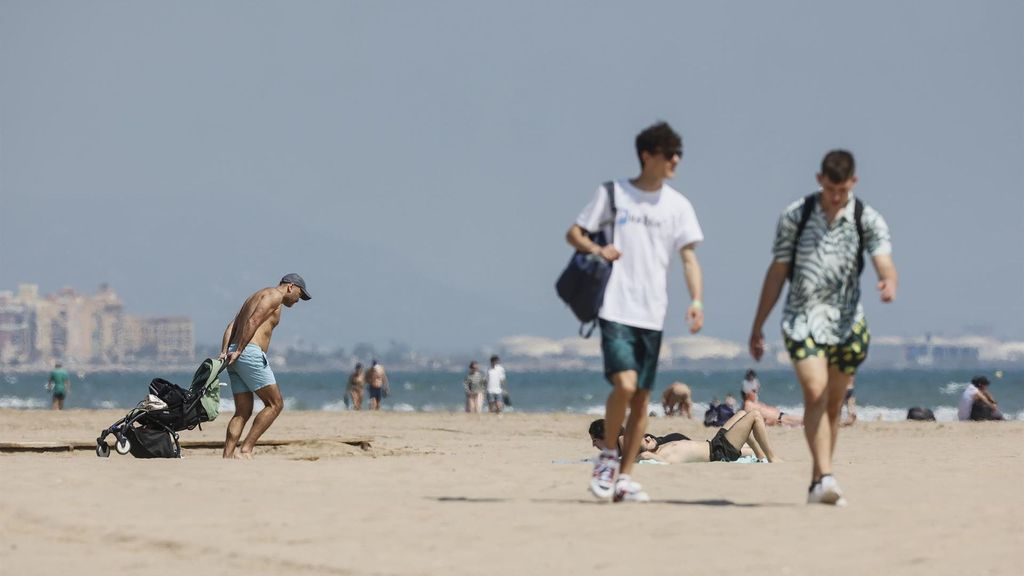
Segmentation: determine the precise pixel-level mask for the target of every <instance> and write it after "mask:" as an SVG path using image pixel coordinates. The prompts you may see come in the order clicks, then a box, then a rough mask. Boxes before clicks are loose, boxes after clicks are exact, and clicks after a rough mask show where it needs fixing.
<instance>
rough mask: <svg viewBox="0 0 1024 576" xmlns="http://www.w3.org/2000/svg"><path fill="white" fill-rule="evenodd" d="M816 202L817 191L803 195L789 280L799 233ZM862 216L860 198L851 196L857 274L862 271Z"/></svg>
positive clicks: (802, 230)
mask: <svg viewBox="0 0 1024 576" xmlns="http://www.w3.org/2000/svg"><path fill="white" fill-rule="evenodd" d="M817 202H818V192H814V193H813V194H808V195H807V196H806V197H804V205H803V206H802V207H801V208H800V222H799V223H798V224H797V225H796V238H794V239H793V257H792V258H791V259H790V260H789V281H790V282H792V281H793V272H794V271H795V270H796V249H797V246H798V245H799V244H800V235H801V234H803V233H804V228H807V221H808V220H810V219H811V213H812V212H814V205H815V204H816V203H817ZM863 216H864V203H863V202H861V201H860V198H857V197H854V198H853V221H854V224H856V225H857V275H858V276H860V274H861V273H862V272H864V224H863V223H862V222H861V218H862V217H863Z"/></svg>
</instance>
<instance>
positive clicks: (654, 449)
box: [589, 410, 778, 464]
mask: <svg viewBox="0 0 1024 576" xmlns="http://www.w3.org/2000/svg"><path fill="white" fill-rule="evenodd" d="M589 432H590V440H591V443H592V444H593V445H594V447H595V448H597V449H599V450H603V449H604V448H605V446H604V420H603V419H598V420H594V421H593V422H591V423H590V430H589ZM624 432H625V431H624V430H623V431H622V433H620V434H619V442H620V443H621V442H622V437H623V434H624ZM744 444H746V445H749V446H750V448H746V447H745V446H744ZM751 455H753V456H756V457H757V459H758V460H759V461H763V462H777V461H778V458H776V456H775V453H774V452H773V451H772V448H771V445H770V444H769V443H768V432H767V428H766V427H765V423H764V417H762V416H761V414H760V413H759V412H745V411H743V410H740V411H739V412H737V413H736V414H735V415H734V416H733V417H732V418H730V419H729V420H728V421H727V422H726V423H725V425H724V426H722V427H721V428H719V429H718V432H717V433H716V434H715V436H714V437H713V438H712V439H711V440H707V441H700V440H691V439H690V438H688V437H686V436H685V435H684V434H680V433H678V432H676V433H673V434H669V435H667V436H662V437H660V438H659V437H657V436H654V435H653V434H644V437H643V440H642V441H641V444H640V454H639V456H638V457H637V461H641V460H655V461H658V462H665V463H666V464H675V463H689V462H720V461H724V462H735V461H736V460H739V459H740V457H742V456H751Z"/></svg>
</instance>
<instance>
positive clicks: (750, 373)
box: [744, 370, 757, 380]
mask: <svg viewBox="0 0 1024 576" xmlns="http://www.w3.org/2000/svg"><path fill="white" fill-rule="evenodd" d="M751 378H757V372H754V371H753V370H747V375H746V376H744V380H750V379H751Z"/></svg>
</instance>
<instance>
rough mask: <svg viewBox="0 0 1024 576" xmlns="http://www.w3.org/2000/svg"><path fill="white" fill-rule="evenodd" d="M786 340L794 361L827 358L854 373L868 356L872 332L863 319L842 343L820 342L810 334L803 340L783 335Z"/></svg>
mask: <svg viewBox="0 0 1024 576" xmlns="http://www.w3.org/2000/svg"><path fill="white" fill-rule="evenodd" d="M783 339H784V340H785V342H786V351H787V352H789V357H790V359H792V360H793V361H794V362H799V361H801V360H804V359H806V358H815V357H817V358H827V359H828V363H829V365H832V364H835V365H836V366H838V367H839V369H840V370H842V371H843V372H844V373H846V374H849V375H851V376H852V375H854V374H856V373H857V367H858V366H860V364H861V362H863V361H864V359H865V358H867V357H868V344H869V343H870V342H871V333H870V332H869V331H868V325H867V323H866V322H865V321H864V320H861V321H859V322H857V323H856V324H854V325H853V331H852V332H851V333H850V337H849V338H847V339H846V341H845V342H843V343H842V344H818V343H817V342H815V341H814V339H813V338H811V337H810V336H808V337H807V338H804V339H803V340H791V339H790V338H788V337H786V336H785V335H784V336H783Z"/></svg>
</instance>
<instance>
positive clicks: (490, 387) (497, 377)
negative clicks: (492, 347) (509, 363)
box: [487, 364, 505, 394]
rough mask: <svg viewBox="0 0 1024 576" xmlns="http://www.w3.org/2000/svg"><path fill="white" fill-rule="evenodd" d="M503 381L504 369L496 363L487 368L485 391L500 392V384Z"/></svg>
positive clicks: (489, 392)
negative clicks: (492, 366)
mask: <svg viewBox="0 0 1024 576" xmlns="http://www.w3.org/2000/svg"><path fill="white" fill-rule="evenodd" d="M504 383H505V369H504V368H503V367H502V366H501V364H498V365H497V366H495V367H494V368H489V369H488V370H487V393H488V394H501V392H502V385H503V384H504Z"/></svg>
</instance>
